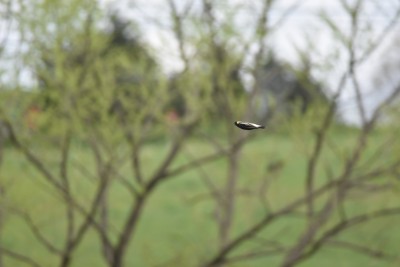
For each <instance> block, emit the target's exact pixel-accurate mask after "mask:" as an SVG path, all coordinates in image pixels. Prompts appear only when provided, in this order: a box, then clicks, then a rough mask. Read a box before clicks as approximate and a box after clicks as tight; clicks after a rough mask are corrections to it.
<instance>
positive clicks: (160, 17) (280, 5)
mask: <svg viewBox="0 0 400 267" xmlns="http://www.w3.org/2000/svg"><path fill="white" fill-rule="evenodd" d="M99 1H100V3H101V5H102V7H103V8H109V7H110V6H112V7H114V8H118V10H119V11H120V12H119V13H120V14H121V15H122V16H123V17H125V18H127V19H129V20H132V21H134V22H136V23H138V24H139V25H140V27H139V28H140V29H141V33H142V38H143V39H144V40H145V41H146V42H147V43H149V44H150V45H151V50H152V51H153V53H154V54H155V56H157V58H158V59H159V61H160V62H161V64H162V66H163V68H164V70H165V72H166V73H172V72H174V71H177V70H179V69H180V68H181V67H182V62H181V61H180V60H179V57H178V49H177V42H176V40H175V38H174V36H173V35H172V34H171V31H170V27H171V25H169V23H170V18H169V12H168V6H167V1H166V0H99ZM188 1H190V2H193V3H194V4H193V8H194V9H196V8H197V9H199V8H200V6H201V1H200V0H175V2H176V3H177V6H178V9H181V8H182V7H183V6H184V5H186V4H187V3H188ZM228 2H229V3H230V4H231V5H232V7H233V6H236V5H240V6H241V8H240V10H239V11H238V12H241V13H240V16H239V18H240V22H239V24H238V25H239V27H243V32H244V35H245V34H246V33H245V32H246V27H245V26H246V23H247V21H248V20H249V21H250V20H251V19H253V18H254V16H252V9H251V7H252V8H253V10H254V6H257V5H258V4H260V3H261V2H262V1H261V0H229V1H228ZM296 2H297V1H296V0H277V1H276V4H275V5H274V7H273V9H272V13H271V23H272V24H274V23H275V22H276V21H277V20H278V19H279V18H281V16H282V15H283V14H284V13H285V12H286V11H287V10H288V8H290V7H292V6H293V4H295V3H296ZM348 2H350V3H354V2H355V1H350V0H349V1H348ZM365 2H366V5H365V16H364V17H363V18H362V20H363V21H372V25H371V26H370V27H371V30H372V31H373V32H380V31H382V29H383V28H384V27H385V25H386V24H387V22H388V18H389V17H390V16H391V15H392V13H393V12H394V8H393V5H392V4H393V3H394V1H392V0H382V1H381V0H365ZM374 2H375V3H379V5H378V6H377V5H374V4H373V3H374ZM398 2H399V1H398ZM216 3H218V1H216ZM378 7H379V8H378ZM247 8H248V9H247ZM321 12H325V13H326V14H327V15H328V16H331V17H334V21H335V22H337V23H338V24H339V25H340V27H341V28H342V29H343V30H344V31H345V32H348V30H349V26H348V25H349V20H348V16H346V15H345V14H344V12H343V8H341V6H340V1H339V0H325V1H322V0H302V1H301V5H300V6H299V7H298V8H297V9H296V10H295V11H294V12H293V13H291V14H290V16H288V19H287V20H286V21H285V23H284V24H282V25H281V26H280V28H279V30H278V31H276V32H275V33H274V35H273V36H272V37H271V38H270V39H269V42H270V43H269V45H270V46H271V47H272V48H273V50H274V52H275V54H276V56H277V57H279V58H281V59H283V60H285V61H288V62H291V63H296V62H297V59H298V56H297V52H296V50H295V49H294V45H296V46H298V47H305V46H306V38H305V36H309V37H310V39H311V40H312V44H313V45H314V48H313V49H314V52H315V53H314V55H313V60H314V61H316V63H318V61H319V60H320V61H321V62H322V61H324V60H325V58H326V57H328V56H333V52H334V51H335V48H337V45H336V46H335V43H336V42H334V41H333V39H332V34H331V32H330V31H329V30H327V28H326V26H323V25H322V23H321V19H320V18H319V17H318V16H317V14H319V13H321ZM240 25H244V26H240ZM0 26H4V25H2V23H0ZM3 28H4V27H0V40H1V36H2V35H4V31H3V30H2V29H3ZM399 30H400V28H399V27H397V28H395V29H394V30H393V31H392V32H391V33H389V34H388V37H387V38H386V42H385V44H384V45H383V46H382V48H381V49H380V50H379V51H377V52H376V53H374V56H373V57H372V58H371V60H370V61H368V62H366V64H364V65H363V66H362V68H361V69H360V73H359V77H361V79H360V83H361V85H362V88H363V93H364V95H365V103H366V104H367V106H368V107H369V109H371V108H372V107H373V106H374V105H375V104H376V103H377V102H378V101H379V100H380V99H381V98H382V96H383V95H384V94H383V93H382V90H378V89H377V88H375V87H374V86H375V84H374V83H373V79H374V73H376V72H377V70H378V69H377V66H379V65H380V64H381V63H382V62H383V61H384V60H385V58H384V57H383V56H382V55H383V53H385V50H387V49H388V46H389V45H390V43H391V42H393V36H394V35H395V34H394V33H395V32H396V31H397V32H399ZM244 38H245V37H244ZM14 39H15V38H14ZM8 46H9V48H10V47H11V48H12V47H13V43H12V42H9V45H8ZM345 62H346V61H345V60H343V59H341V60H339V63H338V64H337V66H336V67H337V68H336V71H333V72H330V73H329V74H328V73H322V72H318V71H315V75H316V76H317V78H318V79H324V82H325V83H326V84H327V85H328V86H330V87H332V88H333V87H334V86H335V84H336V83H337V80H338V77H339V73H340V72H341V71H343V68H344V66H345ZM1 65H3V66H5V65H6V66H7V65H8V66H7V67H9V66H11V63H10V61H7V62H6V63H5V62H4V61H3V63H2V64H1ZM29 76H30V74H29V72H23V73H22V80H23V82H24V83H27V84H29V83H30V82H31V79H30V78H29ZM1 79H2V80H4V79H10V77H7V75H2V78H1ZM341 109H342V111H343V112H344V114H345V116H346V119H347V120H348V121H351V122H356V121H357V120H358V116H357V111H356V109H355V102H354V92H353V90H351V88H349V89H348V90H347V91H346V92H345V94H344V95H343V97H342V99H341Z"/></svg>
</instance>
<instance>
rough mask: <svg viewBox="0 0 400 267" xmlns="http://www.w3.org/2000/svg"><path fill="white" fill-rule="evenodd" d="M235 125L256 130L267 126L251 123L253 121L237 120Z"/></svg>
mask: <svg viewBox="0 0 400 267" xmlns="http://www.w3.org/2000/svg"><path fill="white" fill-rule="evenodd" d="M235 125H236V126H237V127H239V128H240V129H243V130H255V129H264V128H265V126H263V125H259V124H255V123H251V122H244V121H235Z"/></svg>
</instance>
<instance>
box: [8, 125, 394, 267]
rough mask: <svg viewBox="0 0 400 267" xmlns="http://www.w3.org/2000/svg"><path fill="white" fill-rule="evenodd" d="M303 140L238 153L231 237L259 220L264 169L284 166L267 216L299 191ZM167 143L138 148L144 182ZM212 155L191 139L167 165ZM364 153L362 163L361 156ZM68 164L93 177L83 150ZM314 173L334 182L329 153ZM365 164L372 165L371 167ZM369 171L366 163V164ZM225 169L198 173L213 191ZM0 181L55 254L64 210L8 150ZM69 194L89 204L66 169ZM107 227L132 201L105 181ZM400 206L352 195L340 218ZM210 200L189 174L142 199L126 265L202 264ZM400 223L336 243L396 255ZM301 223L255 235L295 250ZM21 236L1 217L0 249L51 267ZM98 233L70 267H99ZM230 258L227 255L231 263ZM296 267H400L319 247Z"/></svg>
mask: <svg viewBox="0 0 400 267" xmlns="http://www.w3.org/2000/svg"><path fill="white" fill-rule="evenodd" d="M334 135H335V136H330V140H331V144H330V145H331V146H333V147H336V149H337V150H338V153H339V155H343V156H346V155H348V153H349V152H350V151H351V149H352V146H353V145H354V143H355V135H354V133H351V132H350V133H346V132H344V133H335V134H334ZM384 139H385V138H384V135H379V134H377V135H374V136H373V137H372V140H371V142H370V144H371V146H369V147H368V151H371V152H368V153H372V151H373V148H374V145H378V144H380V143H381V142H382V141H384ZM311 144H312V140H310V138H307V136H306V135H304V136H301V135H300V136H294V135H288V134H280V135H278V134H271V135H266V136H264V135H259V136H257V138H255V140H253V141H251V142H250V143H249V144H248V145H247V146H246V147H245V148H244V150H243V155H242V157H241V161H240V166H239V168H240V179H239V188H240V189H246V192H247V194H241V195H239V196H238V202H237V207H236V213H235V225H234V231H233V236H236V235H237V234H238V233H240V232H241V231H242V230H243V229H246V228H247V227H248V226H249V225H251V224H252V222H254V221H255V220H257V219H259V218H261V216H262V215H263V214H264V213H265V209H264V208H263V205H261V202H260V197H259V194H258V191H259V185H260V182H261V179H262V177H264V176H265V175H264V174H265V169H266V167H267V165H268V164H269V163H271V162H273V161H277V160H281V161H282V162H284V167H283V169H282V171H281V173H280V174H279V175H277V176H276V177H274V178H273V179H272V182H271V185H270V189H269V192H268V199H269V201H270V204H271V208H272V210H275V209H278V208H279V207H282V206H283V205H285V204H286V203H288V202H290V201H291V200H294V199H295V198H297V197H298V196H300V195H302V194H303V193H304V179H305V173H306V159H307V158H306V156H305V155H307V153H309V152H310V147H311V146H310V145H311ZM167 148H168V144H166V143H164V142H157V143H153V144H149V145H147V146H146V147H145V150H144V153H143V156H142V162H143V164H144V166H145V174H147V175H149V174H151V173H152V172H153V171H154V168H155V166H157V163H159V162H160V161H161V160H162V158H163V156H164V155H165V152H166V151H167ZM211 151H212V147H211V146H210V145H209V144H207V143H206V142H204V141H201V140H191V141H189V142H188V143H187V144H186V146H185V147H184V150H183V153H181V155H180V156H179V157H178V158H177V159H176V161H175V162H174V166H179V165H180V164H182V163H184V162H186V161H187V160H188V158H189V155H190V157H192V156H194V157H196V156H201V155H205V154H207V153H210V152H211ZM35 153H36V154H38V155H40V157H41V158H46V162H48V164H49V166H51V167H52V166H53V165H54V166H56V164H57V161H56V157H55V155H56V154H55V152H54V151H53V152H52V151H50V150H43V149H41V148H40V146H38V147H37V148H36V149H35ZM368 153H366V156H365V159H366V158H368ZM384 155H385V157H384V158H380V159H381V160H382V162H384V161H385V160H388V159H389V157H393V156H395V155H394V154H392V153H391V152H390V151H389V152H388V153H385V154H384ZM72 158H73V160H75V161H79V162H81V163H84V164H85V165H86V166H87V167H88V169H91V170H93V161H91V159H90V156H89V154H88V150H87V148H85V146H82V145H76V146H75V147H74V149H73V153H72ZM322 162H323V163H324V164H323V166H326V165H330V167H331V169H332V170H333V172H334V173H335V174H338V173H339V172H340V171H341V169H342V168H343V163H342V162H341V160H340V159H339V158H338V155H334V154H333V153H328V152H325V153H324V154H323V157H322ZM374 164H378V162H375V163H374ZM370 167H371V168H372V167H373V166H372V165H371V166H370ZM128 168H129V163H128V162H126V163H124V164H123V166H121V172H122V173H128ZM226 168H227V164H226V162H225V160H223V159H221V160H218V161H215V162H213V163H211V164H208V165H206V166H204V167H203V170H204V171H205V173H207V175H208V177H209V178H210V179H212V180H213V181H214V182H215V183H216V184H217V185H221V184H222V183H223V181H224V178H225V175H226ZM0 174H1V181H2V184H3V185H4V187H5V188H6V193H5V195H4V197H3V199H2V202H3V203H4V204H6V206H13V207H18V208H20V209H23V210H26V211H28V212H29V213H30V214H31V215H32V217H33V218H34V220H35V222H36V224H37V225H38V226H39V227H40V229H42V230H43V233H44V235H45V236H46V237H47V238H48V240H50V241H51V242H52V243H54V244H55V245H57V246H61V245H62V244H63V243H62V242H63V238H64V229H65V219H64V218H65V217H64V209H63V208H64V207H63V205H62V204H61V202H60V198H59V197H57V196H56V195H55V193H54V191H53V190H52V189H50V187H49V185H48V184H47V183H46V182H45V181H44V180H43V178H42V177H41V176H40V175H39V174H38V173H37V172H36V171H35V170H34V169H33V168H32V167H31V166H30V165H29V164H28V163H27V162H26V161H25V160H24V158H23V157H22V156H21V155H20V154H19V153H18V152H17V151H14V150H12V149H11V148H7V149H6V151H5V158H4V162H3V165H2V167H1V173H0ZM70 175H71V177H73V192H74V196H75V197H77V198H78V199H79V200H80V201H81V202H82V203H85V201H86V200H88V199H90V198H91V197H92V196H93V192H94V188H93V187H94V186H93V182H92V181H91V180H90V179H88V178H87V177H84V176H83V175H82V174H81V173H80V172H79V171H77V170H74V169H71V170H70ZM317 177H318V181H317V183H322V182H324V181H326V179H327V178H326V177H325V173H324V171H323V167H321V168H320V169H319V170H318V175H317ZM109 197H110V199H111V202H110V203H111V204H110V218H111V227H112V228H114V229H115V230H114V231H113V233H114V235H116V234H117V233H118V230H117V229H119V228H120V227H121V224H122V221H123V219H124V218H125V216H126V212H127V210H128V208H129V203H130V201H131V199H132V196H131V195H129V192H128V191H127V190H126V188H124V187H123V186H122V185H121V184H120V183H118V182H117V181H116V182H114V183H113V186H112V188H111V192H110V195H109ZM396 203H400V192H399V191H398V190H396V187H394V190H392V191H387V192H386V193H385V195H384V196H382V195H377V196H375V195H372V196H366V195H360V196H358V197H354V199H352V200H350V201H349V202H348V204H347V206H346V209H347V210H348V212H349V213H350V214H351V213H358V212H366V211H370V210H373V209H374V208H376V207H382V206H388V207H390V206H393V205H395V204H396ZM214 207H215V206H214V202H213V200H212V199H211V197H209V196H208V195H207V189H206V187H205V185H204V183H203V182H202V180H201V174H200V173H199V172H198V171H190V172H187V173H185V174H182V175H180V176H179V177H174V178H172V179H170V180H168V181H167V182H165V183H163V184H162V185H161V186H160V187H159V188H158V189H156V191H155V192H154V193H153V195H152V196H151V197H150V199H149V202H148V203H147V206H146V207H145V209H144V213H143V216H142V218H141V220H140V223H139V226H138V229H137V232H136V235H135V239H134V241H133V242H132V243H131V245H130V247H129V251H128V253H127V258H126V259H127V260H126V266H144V267H147V266H171V267H172V266H197V265H198V264H199V263H200V262H204V261H205V260H206V259H209V258H210V257H211V256H212V255H213V253H214V252H215V251H216V249H217V227H216V223H215V220H214ZM399 225H400V218H399V217H390V218H388V219H381V220H376V221H374V222H371V223H368V224H365V225H363V226H361V227H358V228H355V229H352V230H350V231H348V232H345V233H344V234H343V235H341V236H340V237H341V240H352V241H356V242H358V243H359V244H366V245H369V246H370V247H372V248H376V249H378V248H379V249H385V251H388V252H391V253H393V254H397V255H400V227H399ZM304 226H305V220H304V219H302V218H294V217H291V218H285V219H282V220H277V221H276V222H275V223H274V224H272V225H271V226H269V227H268V228H266V229H265V230H264V231H262V232H261V233H260V236H262V237H264V238H266V239H271V240H272V239H274V240H278V241H279V242H281V243H282V244H286V245H290V244H293V242H295V241H296V240H297V239H298V237H299V233H300V232H301V231H302V230H303V229H304ZM35 240H36V239H35V238H34V236H33V235H32V232H31V231H30V230H29V228H28V227H27V226H26V225H25V224H24V223H23V222H22V221H21V219H20V218H19V217H17V216H15V215H13V214H12V213H10V212H6V213H5V215H4V222H3V229H2V233H1V243H2V245H3V246H4V247H7V248H10V249H12V250H15V251H18V252H21V253H23V254H25V255H28V256H30V257H32V258H34V259H36V260H37V261H38V262H40V263H41V264H42V266H49V267H51V266H56V265H57V258H56V257H55V256H53V255H51V254H49V253H48V252H47V251H46V250H45V249H44V248H43V247H42V246H41V245H39V244H38V243H37V241H35ZM254 246H255V243H254V242H248V243H246V245H245V246H243V247H241V248H240V249H238V250H237V251H235V253H237V254H240V253H241V252H246V250H248V249H251V248H252V247H254ZM100 251H101V248H100V245H99V238H98V235H97V234H96V233H95V232H94V231H93V230H90V232H89V233H88V235H87V236H86V238H85V239H84V241H83V243H82V244H81V245H80V246H79V249H78V250H77V252H76V253H75V254H74V258H73V264H72V266H76V267H78V266H99V267H101V266H106V265H105V264H104V261H103V259H102V256H101V254H100ZM235 253H233V254H232V255H235ZM281 260H282V258H281V256H274V257H258V258H255V259H252V260H248V261H243V262H238V263H236V264H232V265H230V266H251V267H252V266H254V267H258V266H279V263H280V262H281ZM5 266H13V267H14V266H24V265H23V264H22V263H20V262H17V261H14V260H11V259H9V258H8V257H5ZM300 266H303V267H306V266H307V267H308V266H310V267H314V266H315V267H320V266H342V267H358V266H360V267H361V266H362V267H373V266H375V267H378V266H379V267H381V266H388V267H389V266H400V262H399V261H398V262H387V261H379V260H375V259H371V258H369V257H366V256H364V255H361V254H357V253H354V252H349V251H346V250H343V249H338V248H334V247H332V246H327V247H326V248H323V249H322V250H321V251H320V252H319V253H317V254H316V255H315V256H314V257H312V258H311V259H310V260H307V261H305V262H303V263H302V264H301V265H300Z"/></svg>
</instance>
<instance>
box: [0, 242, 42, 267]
mask: <svg viewBox="0 0 400 267" xmlns="http://www.w3.org/2000/svg"><path fill="white" fill-rule="evenodd" d="M0 253H2V254H4V255H6V256H8V257H10V258H13V259H14V260H17V261H20V262H23V263H25V264H27V265H30V266H32V267H41V266H40V265H39V264H38V263H37V262H36V261H34V260H33V259H31V258H29V257H27V256H25V255H23V254H20V253H18V252H15V251H12V250H10V249H7V248H5V247H0Z"/></svg>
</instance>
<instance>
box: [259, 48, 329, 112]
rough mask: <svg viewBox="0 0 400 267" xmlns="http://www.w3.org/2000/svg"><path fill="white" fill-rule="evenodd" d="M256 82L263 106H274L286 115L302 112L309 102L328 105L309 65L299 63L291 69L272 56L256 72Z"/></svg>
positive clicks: (321, 86)
mask: <svg viewBox="0 0 400 267" xmlns="http://www.w3.org/2000/svg"><path fill="white" fill-rule="evenodd" d="M256 83H257V86H258V87H259V88H260V92H259V93H260V94H261V97H263V96H264V101H265V104H264V106H267V107H268V106H274V107H275V108H276V109H277V110H278V111H279V112H281V113H285V114H287V115H290V114H296V113H298V111H300V112H301V113H305V112H306V111H307V109H309V108H310V107H311V106H312V104H313V103H321V102H322V103H325V104H328V103H329V102H330V100H329V97H328V96H327V95H326V93H325V92H324V88H323V85H322V84H320V83H319V82H317V81H316V80H315V79H314V78H313V77H312V75H311V73H310V65H309V64H307V63H306V62H303V64H302V66H300V67H299V68H294V67H292V66H290V65H288V64H284V63H283V62H280V61H279V60H278V59H276V58H275V56H274V55H273V54H272V53H270V54H269V55H268V59H267V60H266V62H265V63H264V65H262V66H261V68H260V69H259V70H258V71H257V76H256ZM267 110H268V108H267ZM266 112H267V111H266Z"/></svg>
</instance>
